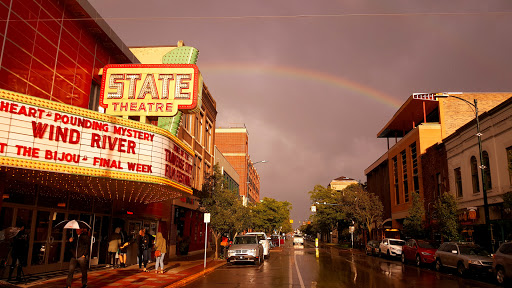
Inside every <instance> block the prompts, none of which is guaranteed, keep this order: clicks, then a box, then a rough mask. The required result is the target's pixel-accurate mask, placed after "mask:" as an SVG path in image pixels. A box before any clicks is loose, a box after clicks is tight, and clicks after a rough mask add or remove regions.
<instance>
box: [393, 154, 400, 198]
mask: <svg viewBox="0 0 512 288" xmlns="http://www.w3.org/2000/svg"><path fill="white" fill-rule="evenodd" d="M393 175H394V178H395V183H394V184H395V197H396V204H397V205H398V204H400V192H399V191H398V159H397V158H396V157H394V158H393Z"/></svg>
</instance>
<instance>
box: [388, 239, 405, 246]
mask: <svg viewBox="0 0 512 288" xmlns="http://www.w3.org/2000/svg"><path fill="white" fill-rule="evenodd" d="M404 244H405V242H404V241H398V240H389V245H398V246H404Z"/></svg>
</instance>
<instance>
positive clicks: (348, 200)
mask: <svg viewBox="0 0 512 288" xmlns="http://www.w3.org/2000/svg"><path fill="white" fill-rule="evenodd" d="M342 193H343V196H342V199H343V200H342V206H343V210H344V211H345V214H346V215H347V218H351V219H353V221H354V222H355V223H357V224H359V225H361V226H362V227H363V229H366V230H368V235H370V237H371V235H372V230H373V228H374V227H378V226H379V225H381V223H382V211H383V210H384V206H383V205H382V202H381V201H380V199H379V196H377V195H375V194H373V193H369V192H368V191H366V190H364V188H363V187H362V186H361V185H359V184H352V185H349V186H347V187H346V188H345V189H343V190H342Z"/></svg>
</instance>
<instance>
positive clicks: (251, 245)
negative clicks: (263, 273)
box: [227, 235, 264, 264]
mask: <svg viewBox="0 0 512 288" xmlns="http://www.w3.org/2000/svg"><path fill="white" fill-rule="evenodd" d="M263 250H264V249H263V245H261V244H260V243H259V239H258V235H242V236H236V237H235V239H233V244H232V245H231V246H230V247H229V249H228V259H227V261H228V263H234V262H253V263H254V264H261V263H262V262H263Z"/></svg>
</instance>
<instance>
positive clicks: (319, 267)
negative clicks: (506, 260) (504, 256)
mask: <svg viewBox="0 0 512 288" xmlns="http://www.w3.org/2000/svg"><path fill="white" fill-rule="evenodd" d="M454 273H455V271H453V272H450V271H445V272H442V273H438V272H436V271H433V270H432V269H429V268H417V267H415V266H413V265H412V264H411V265H410V264H407V265H403V264H402V263H401V262H400V261H399V260H398V259H385V258H379V257H372V256H367V255H364V254H361V253H352V252H350V251H348V250H340V249H338V248H335V247H328V248H320V249H315V248H314V247H313V246H312V245H311V243H307V244H306V246H305V247H294V246H292V245H291V243H287V245H286V246H285V247H284V249H282V251H272V252H271V257H270V258H269V259H268V260H266V261H265V262H264V263H263V264H261V265H232V266H223V267H221V268H218V269H217V270H215V271H214V272H213V273H211V274H208V275H206V276H204V277H201V278H199V279H198V280H196V281H194V282H192V283H190V284H189V285H188V286H186V287H223V288H229V287H261V288H270V287H272V288H273V287H294V288H295V287H300V288H304V287H329V288H330V287H344V288H345V287H379V288H380V287H393V288H400V287H417V288H421V287H425V288H427V287H428V288H431V287H446V288H453V287H497V286H496V285H494V284H490V283H492V279H491V278H490V276H489V277H485V276H477V275H473V276H470V277H467V278H460V277H458V276H456V275H454Z"/></svg>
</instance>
